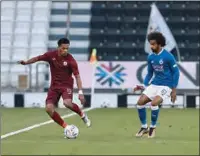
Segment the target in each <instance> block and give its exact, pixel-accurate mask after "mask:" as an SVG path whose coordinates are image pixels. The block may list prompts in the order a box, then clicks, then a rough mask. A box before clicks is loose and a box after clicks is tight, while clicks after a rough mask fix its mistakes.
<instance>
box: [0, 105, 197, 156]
mask: <svg viewBox="0 0 200 156" xmlns="http://www.w3.org/2000/svg"><path fill="white" fill-rule="evenodd" d="M58 112H59V113H60V114H61V115H64V114H67V113H70V112H69V111H68V110H67V109H59V110H58ZM0 113H1V117H2V119H1V121H2V123H1V134H6V133H8V132H11V131H15V130H18V129H22V128H25V127H28V126H31V125H33V124H36V123H40V122H44V121H47V120H49V117H48V116H47V114H46V113H45V112H44V109H25V108H23V109H22V108H14V109H5V108H0ZM88 115H89V117H90V118H91V120H92V127H91V128H87V127H86V126H85V125H84V123H83V122H82V121H81V120H80V118H79V116H77V115H76V116H73V117H70V118H67V119H65V121H67V122H68V123H69V124H75V125H77V126H78V127H79V130H80V135H79V137H78V138H77V139H74V140H67V139H64V136H63V129H62V128H60V127H59V126H58V125H57V124H55V123H51V124H48V125H45V126H42V127H39V128H36V129H33V130H30V131H27V132H24V133H21V134H17V135H14V136H11V137H8V138H5V139H3V140H1V150H2V151H1V152H2V154H3V155H11V154H13V155H14V154H15V155H50V154H51V155H72V154H77V155H78V154H79V155H97V154H98V155H110V154H118V155H120V154H123V155H126V154H127V155H157V154H162V155H163V154H165V155H177V154H179V155H198V154H199V110H198V109H164V108H163V109H161V111H160V117H159V121H158V126H157V131H156V138H153V139H148V138H147V137H146V136H145V137H143V138H136V137H135V133H136V132H137V131H138V129H139V128H140V123H139V121H138V116H137V110H136V109H128V108H124V109H121V108H116V109H95V110H91V111H89V112H88ZM148 122H150V110H149V109H148Z"/></svg>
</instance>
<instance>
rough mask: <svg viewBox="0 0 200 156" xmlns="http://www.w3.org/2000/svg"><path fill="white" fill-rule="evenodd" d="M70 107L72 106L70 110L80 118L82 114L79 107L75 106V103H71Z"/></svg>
mask: <svg viewBox="0 0 200 156" xmlns="http://www.w3.org/2000/svg"><path fill="white" fill-rule="evenodd" d="M72 105H73V106H72V108H71V110H72V111H74V112H76V113H77V114H78V115H79V116H80V117H82V116H83V112H82V110H81V109H80V108H79V106H78V105H77V104H75V103H72Z"/></svg>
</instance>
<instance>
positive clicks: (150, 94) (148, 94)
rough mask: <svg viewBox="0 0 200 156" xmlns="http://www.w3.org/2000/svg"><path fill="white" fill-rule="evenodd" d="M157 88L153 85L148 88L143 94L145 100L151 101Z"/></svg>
mask: <svg viewBox="0 0 200 156" xmlns="http://www.w3.org/2000/svg"><path fill="white" fill-rule="evenodd" d="M156 92H157V88H156V86H154V85H150V86H148V87H147V88H146V89H145V90H144V91H143V94H144V95H145V98H146V97H148V99H150V100H151V101H152V100H153V99H154V97H155V96H156Z"/></svg>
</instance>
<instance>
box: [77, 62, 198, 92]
mask: <svg viewBox="0 0 200 156" xmlns="http://www.w3.org/2000/svg"><path fill="white" fill-rule="evenodd" d="M78 65H79V71H80V75H81V78H82V82H83V88H91V86H92V79H93V75H92V65H91V64H90V63H89V62H79V63H78ZM179 69H180V80H179V84H178V89H199V63H198V62H182V63H179ZM146 74H147V63H146V62H99V63H98V66H97V67H96V71H95V75H94V78H95V81H96V83H95V88H97V89H121V88H122V87H125V88H130V87H133V86H134V85H136V84H141V83H143V80H144V78H145V75H146ZM74 86H75V88H76V83H75V84H74Z"/></svg>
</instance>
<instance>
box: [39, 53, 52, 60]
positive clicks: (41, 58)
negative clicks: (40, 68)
mask: <svg viewBox="0 0 200 156" xmlns="http://www.w3.org/2000/svg"><path fill="white" fill-rule="evenodd" d="M37 58H38V61H46V62H49V58H50V57H49V54H48V52H47V53H44V54H43V55H39V56H38V57H37Z"/></svg>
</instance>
